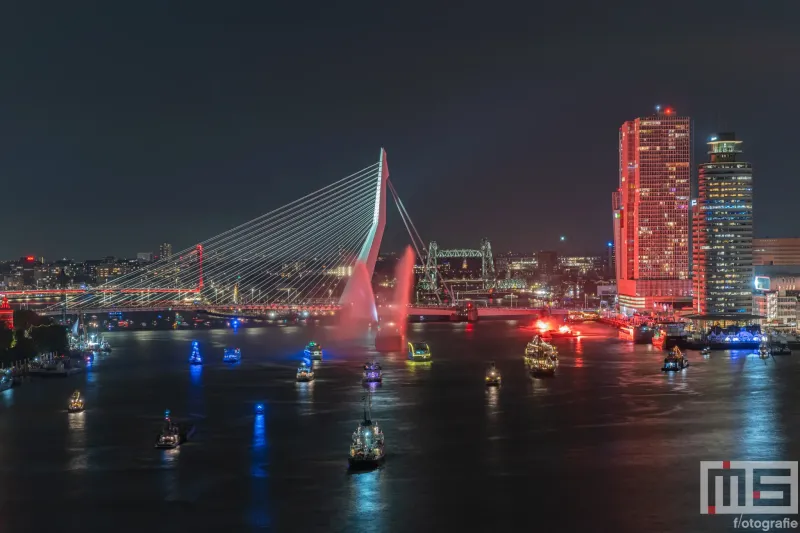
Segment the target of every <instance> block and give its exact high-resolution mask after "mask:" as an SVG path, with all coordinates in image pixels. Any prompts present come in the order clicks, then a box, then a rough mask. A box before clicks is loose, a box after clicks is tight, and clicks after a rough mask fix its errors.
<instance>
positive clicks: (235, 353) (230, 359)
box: [222, 348, 242, 363]
mask: <svg viewBox="0 0 800 533" xmlns="http://www.w3.org/2000/svg"><path fill="white" fill-rule="evenodd" d="M222 360H223V361H224V362H226V363H238V362H239V361H241V360H242V351H241V350H240V349H239V348H225V352H224V353H223V355H222Z"/></svg>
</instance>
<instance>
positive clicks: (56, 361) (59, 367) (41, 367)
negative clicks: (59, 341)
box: [28, 356, 83, 377]
mask: <svg viewBox="0 0 800 533" xmlns="http://www.w3.org/2000/svg"><path fill="white" fill-rule="evenodd" d="M81 371H83V367H82V366H78V365H77V364H75V361H74V360H72V359H70V358H68V357H64V356H57V357H44V358H42V357H35V358H34V359H33V362H32V363H31V364H30V366H29V367H28V374H30V375H32V376H59V377H65V376H71V375H73V374H77V373H78V372H81Z"/></svg>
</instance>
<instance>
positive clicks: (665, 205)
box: [612, 108, 692, 313]
mask: <svg viewBox="0 0 800 533" xmlns="http://www.w3.org/2000/svg"><path fill="white" fill-rule="evenodd" d="M691 168H692V124H691V119H690V118H689V117H681V116H678V115H677V114H676V113H675V111H674V110H673V109H672V108H666V110H665V111H663V112H660V113H659V114H657V115H654V116H649V117H640V118H637V119H635V120H630V121H627V122H625V123H624V124H623V125H622V127H621V128H620V131H619V189H617V191H616V192H614V193H613V195H612V203H613V213H614V218H613V222H614V247H615V251H616V262H615V270H616V278H617V288H618V292H619V303H620V308H621V310H622V311H623V312H626V313H631V312H633V311H634V310H635V311H640V312H648V311H661V310H663V305H673V304H676V303H688V302H691V281H690V279H689V253H690V250H689V227H690V226H689V222H690V208H689V197H690V195H691V185H690V177H691Z"/></svg>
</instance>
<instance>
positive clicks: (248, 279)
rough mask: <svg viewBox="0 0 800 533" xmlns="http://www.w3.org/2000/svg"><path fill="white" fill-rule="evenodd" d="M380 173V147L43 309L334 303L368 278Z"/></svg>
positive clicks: (379, 207) (322, 306) (382, 211)
mask: <svg viewBox="0 0 800 533" xmlns="http://www.w3.org/2000/svg"><path fill="white" fill-rule="evenodd" d="M388 178H389V169H388V164H387V160H386V152H385V151H384V150H381V152H380V157H379V159H378V161H377V162H375V163H374V164H372V165H370V166H368V167H366V168H363V169H361V170H359V171H358V172H355V173H353V174H351V175H349V176H346V177H344V178H342V179H340V180H338V181H335V182H334V183H331V184H330V185H327V186H325V187H323V188H321V189H319V190H317V191H314V192H312V193H309V194H307V195H305V196H303V197H302V198H299V199H297V200H295V201H293V202H290V203H288V204H286V205H284V206H282V207H279V208H277V209H275V210H273V211H270V212H269V213H266V214H264V215H262V216H260V217H258V218H255V219H253V220H250V221H248V222H245V223H243V224H241V225H239V226H236V227H235V228H232V229H230V230H227V231H225V232H223V233H220V234H219V235H216V236H214V237H212V238H210V239H207V240H205V241H203V242H200V243H198V244H196V245H194V246H191V247H189V248H187V249H185V250H182V251H180V252H177V253H175V254H173V255H172V256H171V257H167V258H161V259H159V260H158V261H156V262H154V263H150V264H148V265H145V266H144V267H142V268H140V269H138V270H135V271H133V272H131V273H129V274H126V275H123V276H120V277H118V278H115V279H113V280H111V281H109V282H107V283H105V284H103V285H100V286H98V287H95V288H87V289H66V290H60V291H59V290H56V291H44V292H50V293H58V294H62V295H63V301H62V302H61V303H60V304H58V305H54V306H51V307H49V308H48V309H47V310H46V313H47V314H59V313H63V312H66V313H91V312H107V311H136V310H162V309H165V310H166V309H173V310H183V309H185V310H201V309H202V310H214V309H220V310H228V309H233V308H235V309H237V310H238V309H242V310H251V311H268V310H276V309H277V310H281V309H305V310H309V309H313V310H333V309H338V308H340V307H341V306H342V305H343V304H346V303H352V302H353V301H356V300H358V298H360V294H359V292H360V287H358V284H360V283H369V282H370V280H371V279H372V273H373V271H374V268H375V262H376V260H377V258H378V251H379V249H380V244H381V239H382V237H383V230H384V226H385V224H386V184H387V180H388ZM30 292H31V293H36V294H41V293H42V292H43V291H30ZM16 294H19V291H18V292H17V293H16ZM373 306H374V303H373Z"/></svg>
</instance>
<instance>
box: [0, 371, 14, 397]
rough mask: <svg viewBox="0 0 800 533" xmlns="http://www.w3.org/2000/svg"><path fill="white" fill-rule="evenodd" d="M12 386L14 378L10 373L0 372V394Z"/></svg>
mask: <svg viewBox="0 0 800 533" xmlns="http://www.w3.org/2000/svg"><path fill="white" fill-rule="evenodd" d="M13 386H14V377H13V376H12V375H11V372H4V371H0V392H2V391H4V390H8V389H10V388H11V387H13Z"/></svg>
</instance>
